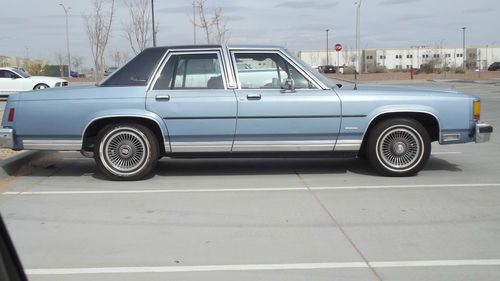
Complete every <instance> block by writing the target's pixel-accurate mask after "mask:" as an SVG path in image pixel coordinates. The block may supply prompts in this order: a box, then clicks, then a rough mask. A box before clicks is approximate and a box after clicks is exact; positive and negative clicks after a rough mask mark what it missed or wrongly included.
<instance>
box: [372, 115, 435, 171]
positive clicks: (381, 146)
mask: <svg viewBox="0 0 500 281" xmlns="http://www.w3.org/2000/svg"><path fill="white" fill-rule="evenodd" d="M430 153H431V141H430V137H429V134H428V133H427V130H425V128H424V127H423V126H422V124H420V123H419V122H418V121H416V120H414V119H411V118H394V119H388V120H385V121H382V122H380V123H378V124H377V125H375V127H373V129H372V130H371V131H370V133H369V136H368V146H367V156H368V160H369V161H370V164H371V165H372V166H373V168H374V169H375V170H376V171H377V172H378V173H380V174H381V175H384V176H390V177H408V176H413V175H415V174H416V173H418V172H419V171H420V170H422V168H423V167H424V166H425V164H426V163H427V161H428V160H429V155H430Z"/></svg>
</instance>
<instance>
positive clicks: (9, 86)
mask: <svg viewBox="0 0 500 281" xmlns="http://www.w3.org/2000/svg"><path fill="white" fill-rule="evenodd" d="M64 86H68V81H66V80H64V79H61V78H57V77H48V76H31V75H29V74H28V73H26V72H24V71H23V70H21V69H19V68H13V67H0V94H1V95H8V94H10V93H13V92H20V91H29V90H39V89H46V88H55V87H64Z"/></svg>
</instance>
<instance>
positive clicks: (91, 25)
mask: <svg viewBox="0 0 500 281" xmlns="http://www.w3.org/2000/svg"><path fill="white" fill-rule="evenodd" d="M105 3H108V5H106V4H105ZM114 9H115V0H94V11H93V12H92V14H88V15H84V16H83V18H84V20H85V24H86V28H87V36H88V38H89V41H90V46H91V50H92V57H93V60H94V67H95V68H94V69H95V70H94V71H95V73H101V72H102V70H103V67H104V51H105V50H106V46H107V45H108V41H109V37H110V33H111V24H112V23H113V15H114Z"/></svg>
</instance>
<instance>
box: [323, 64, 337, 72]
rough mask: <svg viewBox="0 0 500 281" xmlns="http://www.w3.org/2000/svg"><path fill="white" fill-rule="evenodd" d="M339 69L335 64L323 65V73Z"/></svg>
mask: <svg viewBox="0 0 500 281" xmlns="http://www.w3.org/2000/svg"><path fill="white" fill-rule="evenodd" d="M336 72H337V70H336V69H335V66H333V65H325V66H323V73H336Z"/></svg>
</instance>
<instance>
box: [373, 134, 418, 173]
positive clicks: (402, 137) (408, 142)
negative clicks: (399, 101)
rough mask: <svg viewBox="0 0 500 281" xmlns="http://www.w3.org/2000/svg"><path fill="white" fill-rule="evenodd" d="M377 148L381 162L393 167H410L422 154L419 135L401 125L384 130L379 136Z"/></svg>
mask: <svg viewBox="0 0 500 281" xmlns="http://www.w3.org/2000/svg"><path fill="white" fill-rule="evenodd" d="M378 150H379V151H378V152H379V153H378V154H379V156H380V158H381V159H382V160H383V162H384V163H385V164H386V165H388V166H389V167H390V168H393V169H406V168H408V167H411V166H412V165H413V164H415V162H416V161H417V160H418V159H419V158H420V156H421V154H422V149H421V142H420V137H419V136H417V134H416V133H415V132H414V131H413V130H410V129H407V128H401V127H396V128H393V129H389V130H386V131H385V132H384V133H383V134H382V135H381V137H380V138H379V141H378Z"/></svg>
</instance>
